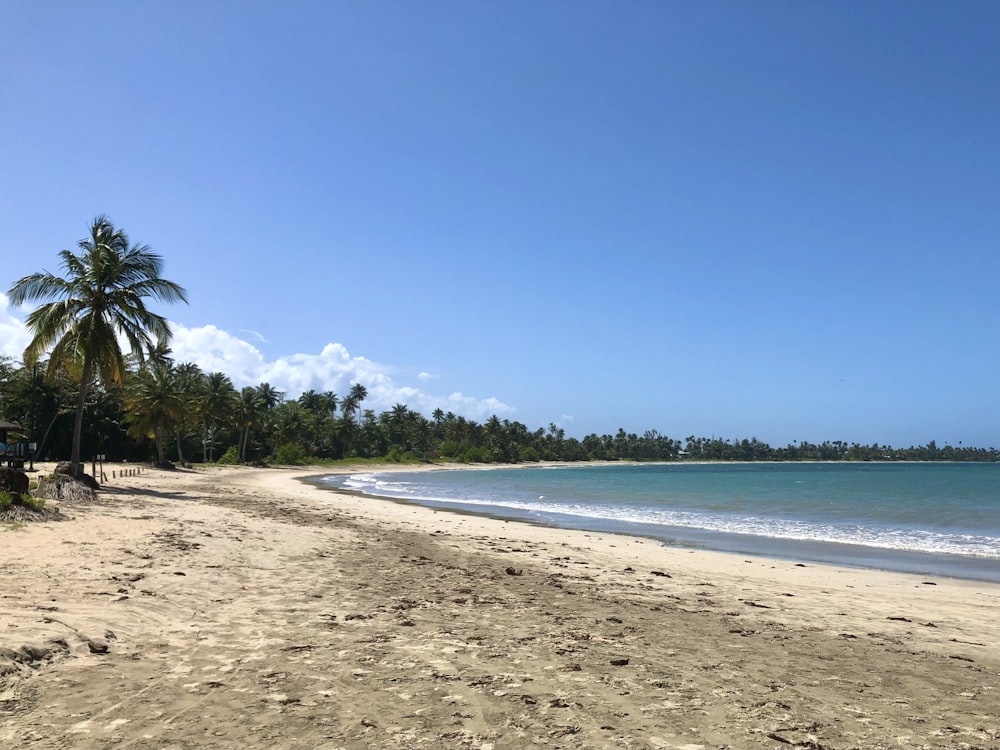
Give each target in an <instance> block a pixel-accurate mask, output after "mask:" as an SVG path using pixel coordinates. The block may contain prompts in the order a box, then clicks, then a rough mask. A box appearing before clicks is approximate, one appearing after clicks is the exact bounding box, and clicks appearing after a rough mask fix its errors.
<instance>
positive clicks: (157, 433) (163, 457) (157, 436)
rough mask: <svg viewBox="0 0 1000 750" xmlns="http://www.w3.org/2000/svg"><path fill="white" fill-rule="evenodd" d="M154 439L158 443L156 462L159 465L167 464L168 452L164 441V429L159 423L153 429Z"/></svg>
mask: <svg viewBox="0 0 1000 750" xmlns="http://www.w3.org/2000/svg"><path fill="white" fill-rule="evenodd" d="M153 439H154V442H155V443H156V462H157V465H158V466H166V465H167V452H166V449H165V447H164V444H163V443H164V441H163V429H162V428H161V427H160V426H159V425H157V426H156V428H155V429H154V430H153Z"/></svg>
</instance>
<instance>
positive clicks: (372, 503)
mask: <svg viewBox="0 0 1000 750" xmlns="http://www.w3.org/2000/svg"><path fill="white" fill-rule="evenodd" d="M408 468H409V467H408ZM366 470H370V469H366ZM316 473H317V472H316V470H315V469H313V470H281V469H266V470H262V469H244V468H230V469H210V470H199V471H175V472H162V471H155V470H148V469H147V470H145V471H144V472H143V473H142V474H140V475H138V476H134V477H128V478H124V479H123V478H120V477H119V478H116V479H115V480H113V481H111V482H109V484H108V485H107V487H106V489H105V490H104V491H102V492H101V493H100V494H99V498H98V501H97V502H96V503H93V504H87V505H64V506H63V507H62V510H63V512H64V513H66V514H67V515H69V516H71V520H68V521H63V522H56V523H46V524H32V525H28V526H23V527H5V528H4V529H3V530H0V544H2V547H0V549H2V550H3V552H2V553H0V565H2V571H3V573H2V576H0V602H2V604H0V746H2V747H32V748H109V747H114V748H118V747H122V748H124V747H128V748H196V747H198V748H204V747H210V748H234V749H235V748H275V747H280V748H310V749H312V748H322V749H323V750H333V748H352V749H353V748H484V750H487V749H489V748H493V749H494V750H499V749H500V748H524V747H534V746H541V747H551V748H619V747H620V748H687V750H693V749H694V748H754V747H760V748H792V747H802V748H830V749H833V748H854V747H863V748H880V747H885V748H889V747H893V748H895V747H930V748H959V747H961V748H996V747H1000V727H998V721H997V718H996V717H997V716H1000V695H998V692H1000V687H998V685H1000V680H998V679H997V678H998V675H1000V651H998V646H1000V586H997V585H994V584H989V583H977V582H971V581H960V580H954V579H947V578H928V577H926V576H912V575H906V574H892V573H884V572H878V571H869V570H860V569H840V568H835V567H830V566H821V565H812V564H807V565H803V564H801V563H798V564H797V563H794V562H791V561H787V562H785V561H774V560H770V559H766V558H754V557H745V556H741V555H730V554H724V553H711V552H704V551H689V550H683V549H670V548H664V547H662V546H661V545H659V544H657V543H656V542H654V541H652V540H648V539H640V538H630V537H624V536H615V535H610V534H597V533H589V532H575V531H569V530H562V529H551V528H546V527H539V526H531V525H527V524H520V523H516V522H505V521H502V520H497V519H490V518H481V517H476V516H467V515H457V514H452V513H446V512H437V511H434V510H432V509H428V508H422V507H416V506H408V505H401V504H398V503H392V502H387V501H382V500H375V499H372V498H364V497H358V496H351V495H344V494H340V493H333V492H330V491H326V490H322V489H318V488H316V487H313V486H311V485H309V484H307V483H304V482H299V481H297V477H302V476H308V475H310V474H316Z"/></svg>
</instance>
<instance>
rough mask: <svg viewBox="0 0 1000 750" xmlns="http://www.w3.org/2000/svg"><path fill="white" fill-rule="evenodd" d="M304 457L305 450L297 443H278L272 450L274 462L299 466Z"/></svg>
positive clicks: (303, 461)
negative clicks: (275, 448)
mask: <svg viewBox="0 0 1000 750" xmlns="http://www.w3.org/2000/svg"><path fill="white" fill-rule="evenodd" d="M305 458H306V452H305V451H304V450H303V449H302V446H301V445H299V444H298V443H285V444H284V445H279V446H278V449H277V450H276V451H275V452H274V462H275V463H276V464H286V465H291V466H299V465H300V464H303V463H305Z"/></svg>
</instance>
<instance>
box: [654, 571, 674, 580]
mask: <svg viewBox="0 0 1000 750" xmlns="http://www.w3.org/2000/svg"><path fill="white" fill-rule="evenodd" d="M649 574H650V575H652V576H660V577H661V578H673V576H672V575H670V574H669V573H664V572H663V571H662V570H651V571H649Z"/></svg>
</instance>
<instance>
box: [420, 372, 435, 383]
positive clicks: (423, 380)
mask: <svg viewBox="0 0 1000 750" xmlns="http://www.w3.org/2000/svg"><path fill="white" fill-rule="evenodd" d="M433 377H434V376H433V375H431V374H430V373H429V372H418V373H417V380H419V381H420V382H421V383H426V382H427V381H429V380H430V379H431V378H433Z"/></svg>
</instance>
